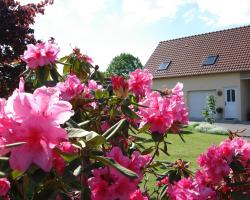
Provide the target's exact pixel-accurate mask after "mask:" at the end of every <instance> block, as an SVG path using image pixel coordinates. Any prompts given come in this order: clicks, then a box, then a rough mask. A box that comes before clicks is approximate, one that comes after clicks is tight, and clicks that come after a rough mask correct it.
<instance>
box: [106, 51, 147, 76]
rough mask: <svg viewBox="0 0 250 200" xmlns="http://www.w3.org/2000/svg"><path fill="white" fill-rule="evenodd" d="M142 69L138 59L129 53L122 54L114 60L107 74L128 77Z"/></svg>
mask: <svg viewBox="0 0 250 200" xmlns="http://www.w3.org/2000/svg"><path fill="white" fill-rule="evenodd" d="M142 67H143V66H142V64H141V61H140V60H139V58H138V57H134V56H133V55H131V54H129V53H121V54H120V55H118V56H116V57H114V58H113V60H112V61H111V63H110V64H109V66H108V69H107V73H108V75H112V74H116V75H128V74H129V72H132V71H134V70H135V69H137V68H142Z"/></svg>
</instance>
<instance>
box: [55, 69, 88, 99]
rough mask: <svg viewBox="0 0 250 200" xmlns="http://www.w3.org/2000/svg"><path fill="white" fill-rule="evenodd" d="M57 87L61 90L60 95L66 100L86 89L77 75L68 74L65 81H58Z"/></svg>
mask: <svg viewBox="0 0 250 200" xmlns="http://www.w3.org/2000/svg"><path fill="white" fill-rule="evenodd" d="M56 87H57V88H58V89H59V90H60V92H61V95H60V97H61V98H62V99H63V100H65V101H70V100H71V99H73V98H76V97H77V96H79V95H80V94H81V93H82V92H83V89H84V86H83V84H82V83H81V81H80V80H79V79H78V78H77V76H76V75H74V74H73V75H68V76H67V78H66V80H65V82H59V83H57V85H56Z"/></svg>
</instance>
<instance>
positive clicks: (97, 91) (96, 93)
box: [95, 90, 103, 99]
mask: <svg viewBox="0 0 250 200" xmlns="http://www.w3.org/2000/svg"><path fill="white" fill-rule="evenodd" d="M102 96H103V95H102V91H101V90H96V91H95V98H96V99H101V98H102Z"/></svg>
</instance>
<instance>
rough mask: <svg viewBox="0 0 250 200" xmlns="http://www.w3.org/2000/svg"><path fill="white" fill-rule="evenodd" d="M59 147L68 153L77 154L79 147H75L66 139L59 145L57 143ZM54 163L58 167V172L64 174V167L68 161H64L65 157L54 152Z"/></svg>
mask: <svg viewBox="0 0 250 200" xmlns="http://www.w3.org/2000/svg"><path fill="white" fill-rule="evenodd" d="M57 148H58V149H60V150H61V151H62V152H63V153H66V154H76V153H78V149H77V148H75V147H74V146H73V145H72V144H71V143H70V142H68V141H66V142H61V143H60V144H59V145H57ZM53 157H54V160H53V165H54V167H55V169H56V172H57V173H58V174H59V175H63V173H64V169H65V166H66V163H65V161H64V159H63V158H62V157H61V156H60V155H59V154H58V153H56V152H55V151H54V152H53Z"/></svg>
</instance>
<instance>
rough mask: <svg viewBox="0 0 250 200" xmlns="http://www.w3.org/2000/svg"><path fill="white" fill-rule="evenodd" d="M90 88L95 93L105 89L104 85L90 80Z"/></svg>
mask: <svg viewBox="0 0 250 200" xmlns="http://www.w3.org/2000/svg"><path fill="white" fill-rule="evenodd" d="M88 88H89V89H90V90H94V91H96V90H102V89H103V87H102V85H98V84H97V82H96V81H95V80H88Z"/></svg>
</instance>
